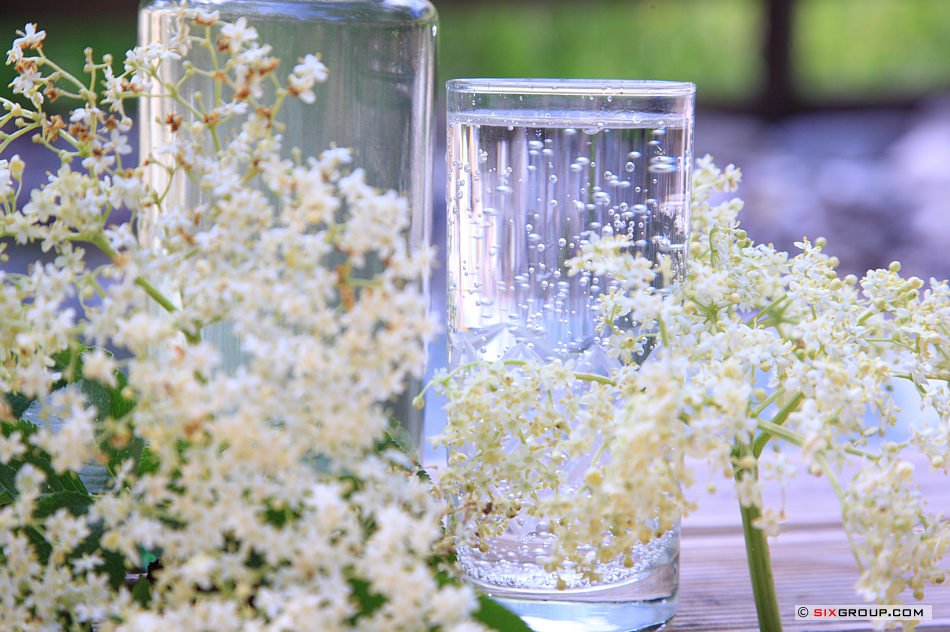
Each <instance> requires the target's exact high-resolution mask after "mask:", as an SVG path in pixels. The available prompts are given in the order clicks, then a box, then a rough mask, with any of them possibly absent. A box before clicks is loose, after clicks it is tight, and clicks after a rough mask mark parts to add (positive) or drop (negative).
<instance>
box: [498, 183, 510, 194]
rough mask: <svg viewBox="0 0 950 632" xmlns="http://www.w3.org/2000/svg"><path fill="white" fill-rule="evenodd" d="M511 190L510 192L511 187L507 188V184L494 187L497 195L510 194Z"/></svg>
mask: <svg viewBox="0 0 950 632" xmlns="http://www.w3.org/2000/svg"><path fill="white" fill-rule="evenodd" d="M511 190H512V189H511V187H510V186H508V185H507V184H499V185H498V186H497V187H495V191H497V192H498V193H503V194H504V193H511Z"/></svg>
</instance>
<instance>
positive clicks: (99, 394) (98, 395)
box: [78, 379, 112, 421]
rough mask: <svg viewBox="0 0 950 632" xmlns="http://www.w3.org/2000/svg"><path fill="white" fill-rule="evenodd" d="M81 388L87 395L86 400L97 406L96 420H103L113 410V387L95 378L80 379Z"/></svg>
mask: <svg viewBox="0 0 950 632" xmlns="http://www.w3.org/2000/svg"><path fill="white" fill-rule="evenodd" d="M78 384H79V390H81V391H82V394H83V395H85V396H86V402H87V403H89V404H91V405H92V406H95V408H96V421H102V420H103V419H105V418H106V417H108V416H109V414H110V413H111V412H112V391H111V389H110V388H109V387H108V386H106V385H105V384H102V383H101V382H96V381H95V380H86V379H82V380H79V382H78Z"/></svg>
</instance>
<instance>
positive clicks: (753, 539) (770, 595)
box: [735, 468, 782, 632]
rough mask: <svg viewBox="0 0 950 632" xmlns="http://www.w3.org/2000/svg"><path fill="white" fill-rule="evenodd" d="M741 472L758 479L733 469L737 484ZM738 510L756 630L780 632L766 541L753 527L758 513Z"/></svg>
mask: <svg viewBox="0 0 950 632" xmlns="http://www.w3.org/2000/svg"><path fill="white" fill-rule="evenodd" d="M743 472H747V473H748V474H751V475H752V476H753V477H756V478H758V472H757V471H756V469H755V468H753V469H748V470H744V469H739V468H736V470H735V479H736V482H737V483H738V482H739V480H740V477H741V475H742V473H743ZM739 510H740V512H741V514H742V535H743V537H744V539H745V553H746V561H747V562H748V564H749V577H750V578H751V580H752V597H753V598H754V599H755V611H756V614H757V615H758V618H759V629H760V630H763V631H764V632H781V631H782V616H781V611H780V610H779V605H778V597H777V596H776V594H775V579H774V578H773V577H772V558H771V555H770V554H769V542H768V538H767V537H766V535H765V532H764V531H762V530H761V529H758V528H756V527H755V526H753V523H754V522H755V521H756V520H757V519H758V518H759V517H760V516H761V515H762V511H761V510H760V509H759V508H758V507H756V506H754V505H751V506H749V507H743V506H742V504H741V503H740V505H739Z"/></svg>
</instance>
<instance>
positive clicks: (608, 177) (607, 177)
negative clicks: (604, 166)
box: [604, 171, 614, 180]
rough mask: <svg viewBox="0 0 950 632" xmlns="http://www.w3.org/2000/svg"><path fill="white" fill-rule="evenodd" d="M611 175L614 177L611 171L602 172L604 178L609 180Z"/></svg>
mask: <svg viewBox="0 0 950 632" xmlns="http://www.w3.org/2000/svg"><path fill="white" fill-rule="evenodd" d="M613 177H614V174H613V172H612V171H605V172H604V180H610V179H612V178H613Z"/></svg>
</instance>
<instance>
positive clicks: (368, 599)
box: [347, 577, 386, 624]
mask: <svg viewBox="0 0 950 632" xmlns="http://www.w3.org/2000/svg"><path fill="white" fill-rule="evenodd" d="M347 581H348V583H349V584H350V589H351V590H352V596H351V598H352V599H354V600H355V601H356V605H357V613H356V614H355V615H353V617H352V618H351V619H350V623H351V624H355V623H356V622H357V621H359V619H361V618H362V617H368V616H370V615H372V614H373V613H374V612H376V611H377V610H379V609H380V608H381V607H382V606H383V604H384V603H386V598H385V597H383V596H382V595H380V594H379V593H374V592H372V590H371V586H370V584H369V582H367V581H366V580H363V579H357V578H356V577H351V578H350V579H349V580H347Z"/></svg>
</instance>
